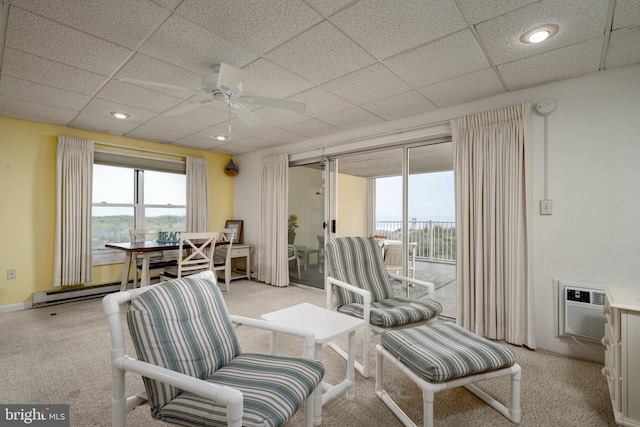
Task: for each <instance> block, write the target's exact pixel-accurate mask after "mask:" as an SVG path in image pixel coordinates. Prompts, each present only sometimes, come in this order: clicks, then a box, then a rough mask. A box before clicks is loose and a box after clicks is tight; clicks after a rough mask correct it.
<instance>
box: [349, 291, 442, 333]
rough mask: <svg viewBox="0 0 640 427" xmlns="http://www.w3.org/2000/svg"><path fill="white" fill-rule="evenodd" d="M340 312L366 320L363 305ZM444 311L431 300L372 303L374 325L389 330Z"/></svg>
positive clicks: (397, 300) (392, 299)
mask: <svg viewBox="0 0 640 427" xmlns="http://www.w3.org/2000/svg"><path fill="white" fill-rule="evenodd" d="M338 311H339V312H341V313H344V314H349V315H351V316H355V317H359V318H361V319H362V318H364V305H363V304H357V303H353V304H346V305H343V306H342V307H339V308H338ZM441 311H442V305H441V304H440V303H439V302H438V301H434V300H431V299H426V300H410V299H406V298H397V297H395V298H387V299H385V300H382V301H376V302H372V303H371V318H370V323H371V324H372V325H376V326H381V327H384V328H389V327H393V326H402V325H406V324H408V323H413V322H420V321H423V320H429V319H431V318H434V317H436V316H437V315H439V314H440V312H441Z"/></svg>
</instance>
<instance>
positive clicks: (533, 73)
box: [498, 37, 602, 90]
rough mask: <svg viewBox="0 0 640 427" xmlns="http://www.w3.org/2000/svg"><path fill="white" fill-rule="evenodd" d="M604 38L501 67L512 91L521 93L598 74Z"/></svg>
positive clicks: (499, 68) (502, 73) (499, 69)
mask: <svg viewBox="0 0 640 427" xmlns="http://www.w3.org/2000/svg"><path fill="white" fill-rule="evenodd" d="M601 51H602V37H599V38H597V39H592V40H589V41H586V42H583V43H578V44H575V45H573V46H569V47H565V48H562V49H557V50H554V51H551V52H545V53H542V54H540V55H536V56H533V57H531V58H527V59H522V60H520V61H515V62H510V63H508V64H504V65H499V66H498V71H499V72H500V74H501V75H502V78H503V79H504V81H505V83H506V84H507V87H508V88H509V90H518V89H523V88H525V87H530V86H536V85H540V84H543V83H548V82H551V81H556V80H562V79H568V78H570V77H576V76H580V75H583V74H587V73H593V72H595V71H598V68H599V66H600V58H599V55H598V53H599V52H601Z"/></svg>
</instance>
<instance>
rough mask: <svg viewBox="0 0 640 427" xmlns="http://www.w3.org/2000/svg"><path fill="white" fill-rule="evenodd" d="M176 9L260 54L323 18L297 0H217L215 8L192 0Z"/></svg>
mask: <svg viewBox="0 0 640 427" xmlns="http://www.w3.org/2000/svg"><path fill="white" fill-rule="evenodd" d="M177 12H178V14H179V15H181V16H184V17H185V18H187V19H189V20H190V21H192V22H195V23H196V24H198V25H200V26H202V27H204V28H207V29H208V30H210V31H212V32H214V33H216V34H218V35H219V36H222V37H224V38H226V39H227V40H232V41H233V42H234V43H235V44H237V45H239V46H242V47H244V48H245V49H248V50H250V51H252V52H254V53H256V54H259V55H262V54H264V53H266V52H268V51H270V50H271V49H273V48H275V47H277V46H278V45H280V44H282V43H284V42H285V41H287V40H289V39H290V38H292V37H294V36H296V35H297V34H300V33H302V32H303V31H304V30H306V29H307V28H309V27H311V26H313V25H315V24H317V23H318V22H320V21H321V20H322V17H321V16H320V15H318V14H317V13H316V12H315V11H314V10H313V9H311V8H310V7H309V6H307V5H306V4H304V3H302V2H300V1H298V0H278V1H261V2H257V1H254V0H218V1H216V4H215V7H211V1H210V0H190V1H185V2H184V3H182V4H181V5H180V7H178V9H177ZM238 17H241V19H238Z"/></svg>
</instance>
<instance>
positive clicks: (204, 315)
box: [102, 271, 324, 427]
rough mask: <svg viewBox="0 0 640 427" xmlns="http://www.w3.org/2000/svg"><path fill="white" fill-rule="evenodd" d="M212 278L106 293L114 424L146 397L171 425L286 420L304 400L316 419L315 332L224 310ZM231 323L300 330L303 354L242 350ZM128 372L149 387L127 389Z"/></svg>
mask: <svg viewBox="0 0 640 427" xmlns="http://www.w3.org/2000/svg"><path fill="white" fill-rule="evenodd" d="M215 280H216V279H215V276H214V274H213V272H212V271H206V272H203V273H200V274H195V275H191V276H189V277H183V278H181V279H173V280H170V281H166V282H162V283H160V284H158V285H156V286H147V287H144V288H141V289H133V290H130V291H125V292H116V293H112V294H109V295H107V296H106V297H105V298H104V299H103V301H102V306H103V310H104V312H105V314H106V315H107V320H108V322H109V329H110V333H111V373H110V375H111V376H112V381H113V399H112V412H111V413H112V426H113V427H123V426H126V423H127V412H129V411H131V410H133V409H134V408H136V407H137V406H139V405H142V404H145V403H148V404H149V408H150V411H151V416H152V417H153V418H155V419H157V420H161V421H164V422H168V423H172V424H180V425H190V426H195V425H202V426H205V425H207V426H223V425H224V426H230V427H240V426H257V425H259V426H267V425H269V426H283V425H285V424H286V423H287V421H288V420H289V419H290V418H291V417H292V416H293V415H294V414H295V413H296V412H297V411H298V409H299V408H301V407H302V406H303V404H304V403H305V401H307V402H308V403H307V404H304V415H305V426H306V427H311V426H312V425H313V409H314V405H313V399H309V400H308V398H309V397H310V396H311V394H312V393H313V392H314V390H315V389H316V388H317V387H318V385H319V384H320V382H321V380H322V377H323V375H324V367H323V365H322V363H321V362H320V361H317V360H314V359H313V354H314V342H315V335H314V333H313V331H311V330H309V329H303V328H298V327H295V326H290V325H281V324H278V323H276V322H268V321H265V320H259V319H252V318H247V317H240V316H233V315H230V314H229V312H228V310H227V307H226V305H225V303H224V299H223V298H222V293H221V292H220V289H219V288H218V286H217V285H216V282H215ZM120 306H127V307H128V308H127V314H126V322H127V323H128V331H129V332H128V333H127V335H129V333H130V335H131V340H132V341H133V345H134V347H135V352H136V354H137V359H136V358H134V357H132V356H130V355H128V354H127V349H126V347H125V342H126V341H127V340H125V332H124V324H123V323H124V321H123V319H124V316H122V315H121V313H120ZM234 324H238V325H244V326H247V327H251V328H260V329H264V330H267V331H270V332H272V333H276V332H277V333H284V334H289V335H293V336H298V337H301V338H303V340H304V353H303V354H304V357H284V356H275V355H272V354H263V353H243V352H242V351H241V348H240V341H239V339H238V336H237V335H236V331H235V328H234ZM127 371H129V372H130V373H136V374H139V375H141V376H142V379H143V382H144V387H145V391H141V392H140V393H138V394H136V395H133V396H129V397H127V395H126V383H125V381H126V377H125V374H126V372H127ZM105 374H106V373H105ZM129 375H131V374H129ZM127 377H128V375H127Z"/></svg>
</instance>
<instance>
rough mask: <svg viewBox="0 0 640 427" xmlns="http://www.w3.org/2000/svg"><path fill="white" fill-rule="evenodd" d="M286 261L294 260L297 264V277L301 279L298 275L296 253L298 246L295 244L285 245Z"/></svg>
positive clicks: (298, 261)
mask: <svg viewBox="0 0 640 427" xmlns="http://www.w3.org/2000/svg"><path fill="white" fill-rule="evenodd" d="M287 255H288V258H287V260H288V261H295V262H296V265H297V266H298V279H301V278H302V276H301V275H300V256H299V255H298V247H297V246H296V245H287Z"/></svg>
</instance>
